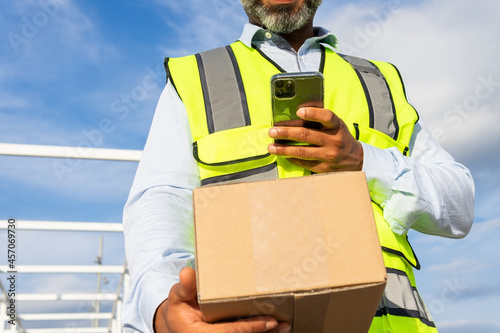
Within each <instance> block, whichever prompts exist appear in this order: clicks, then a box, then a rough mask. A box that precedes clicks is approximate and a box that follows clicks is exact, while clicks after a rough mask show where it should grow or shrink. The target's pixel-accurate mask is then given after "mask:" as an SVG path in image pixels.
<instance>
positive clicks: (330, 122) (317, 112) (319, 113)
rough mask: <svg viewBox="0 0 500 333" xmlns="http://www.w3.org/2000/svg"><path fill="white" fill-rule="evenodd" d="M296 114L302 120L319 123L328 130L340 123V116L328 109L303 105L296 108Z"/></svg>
mask: <svg viewBox="0 0 500 333" xmlns="http://www.w3.org/2000/svg"><path fill="white" fill-rule="evenodd" d="M297 116H298V117H299V118H301V119H303V120H307V121H313V122H318V123H321V124H322V125H323V127H324V128H325V129H329V130H333V129H336V128H338V127H339V125H340V118H339V117H337V115H335V113H333V112H332V111H330V110H328V109H321V108H311V107H304V108H300V109H298V110H297Z"/></svg>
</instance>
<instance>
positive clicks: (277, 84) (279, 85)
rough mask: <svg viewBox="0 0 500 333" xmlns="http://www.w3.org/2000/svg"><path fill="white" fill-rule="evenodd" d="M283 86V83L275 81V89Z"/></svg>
mask: <svg viewBox="0 0 500 333" xmlns="http://www.w3.org/2000/svg"><path fill="white" fill-rule="evenodd" d="M284 86H285V82H283V81H281V80H278V81H276V88H283V87H284Z"/></svg>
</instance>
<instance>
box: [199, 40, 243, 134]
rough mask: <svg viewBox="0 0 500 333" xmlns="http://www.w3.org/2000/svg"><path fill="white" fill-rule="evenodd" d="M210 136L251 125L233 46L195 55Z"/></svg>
mask: <svg viewBox="0 0 500 333" xmlns="http://www.w3.org/2000/svg"><path fill="white" fill-rule="evenodd" d="M196 60H197V62H198V68H199V71H200V79H201V85H202V89H203V99H204V101H205V110H206V115H207V124H208V132H209V133H214V132H217V131H222V130H226V129H231V128H236V127H242V126H247V125H250V114H249V112H248V104H247V99H246V95H245V89H244V87H243V80H242V78H241V74H240V71H239V68H238V64H237V62H236V58H235V56H234V52H233V50H232V49H231V47H230V46H226V47H220V48H217V49H214V50H210V51H206V52H202V53H198V54H196Z"/></svg>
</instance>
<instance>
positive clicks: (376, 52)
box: [318, 0, 500, 163]
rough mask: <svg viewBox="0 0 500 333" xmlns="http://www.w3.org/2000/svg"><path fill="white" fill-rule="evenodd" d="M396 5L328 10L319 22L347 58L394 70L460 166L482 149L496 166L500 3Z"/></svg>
mask: <svg viewBox="0 0 500 333" xmlns="http://www.w3.org/2000/svg"><path fill="white" fill-rule="evenodd" d="M394 3H396V4H397V3H398V2H393V1H391V2H376V1H374V2H363V5H362V6H360V5H359V4H350V5H346V6H344V7H342V8H340V9H339V8H336V9H334V10H328V9H329V8H328V7H326V6H325V8H324V9H325V10H327V11H326V12H325V13H323V14H320V16H319V18H320V19H319V20H318V23H320V24H324V25H326V26H327V27H328V28H330V29H331V30H332V31H333V32H334V33H336V34H337V35H338V37H339V39H340V42H341V45H342V44H344V48H345V49H346V50H345V51H346V52H348V51H351V52H354V53H355V54H357V55H360V56H363V57H367V58H371V59H376V60H386V61H390V62H393V63H395V64H396V66H398V67H399V68H400V70H401V72H402V75H403V78H404V79H405V83H406V87H407V92H408V95H409V98H410V101H411V102H412V103H413V104H414V105H415V106H416V107H417V110H418V111H419V113H420V114H421V117H422V119H423V120H424V121H425V122H426V123H427V124H428V126H429V127H430V128H431V130H433V131H437V130H442V133H441V134H440V135H439V137H438V138H439V139H440V141H441V143H442V144H443V145H444V146H445V148H447V149H449V150H450V151H451V152H452V153H453V154H454V155H455V156H456V157H457V158H458V159H459V160H461V161H465V162H471V161H473V160H474V157H473V156H477V155H476V154H477V153H478V149H482V150H483V152H482V154H481V158H482V159H484V158H487V159H488V160H486V161H484V162H485V163H488V162H492V160H493V159H496V157H493V156H491V155H492V154H490V153H489V152H491V151H492V150H491V149H492V148H494V147H496V146H497V145H498V143H500V135H499V134H498V131H496V130H494V129H493V128H492V127H491V124H495V123H496V124H499V123H500V113H499V112H497V110H498V108H499V107H500V89H499V87H500V67H498V66H492V64H495V63H496V61H497V60H496V59H498V58H499V57H500V46H498V45H497V44H495V43H492V41H493V40H496V38H497V37H496V32H497V31H499V30H500V22H499V21H498V19H497V18H496V17H495V15H494V13H498V11H499V10H500V3H499V2H494V1H490V0H482V1H475V2H471V1H466V0H444V1H443V0H427V1H422V2H416V1H409V2H399V3H400V4H401V5H400V6H398V7H397V8H396V9H395V10H391V9H390V6H391V4H394ZM485 82H490V84H485ZM478 87H479V88H478ZM457 105H458V107H457ZM436 134H439V133H438V132H436ZM472 150H474V151H475V153H476V154H474V155H472V154H471V153H470V152H471V151H472ZM487 152H488V153H487Z"/></svg>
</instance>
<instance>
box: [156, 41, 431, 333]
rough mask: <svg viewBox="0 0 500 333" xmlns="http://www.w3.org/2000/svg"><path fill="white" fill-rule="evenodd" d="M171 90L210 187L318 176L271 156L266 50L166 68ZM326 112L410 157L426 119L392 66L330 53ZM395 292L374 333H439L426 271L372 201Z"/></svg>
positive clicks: (235, 49)
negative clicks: (419, 285)
mask: <svg viewBox="0 0 500 333" xmlns="http://www.w3.org/2000/svg"><path fill="white" fill-rule="evenodd" d="M165 67H166V69H167V75H168V80H170V82H171V84H172V85H173V86H174V88H175V89H176V91H177V93H178V94H179V96H180V98H181V99H182V101H183V103H184V105H185V107H186V110H187V113H188V118H189V123H190V127H191V132H192V137H193V141H194V142H193V156H194V158H195V159H196V161H197V162H198V165H199V170H200V178H201V184H202V185H207V184H214V183H229V182H242V181H254V180H267V179H277V178H288V177H300V176H305V175H308V174H310V172H309V171H308V170H305V169H303V168H301V167H299V166H297V165H295V164H292V163H290V162H289V161H288V160H287V159H285V158H282V157H276V156H274V155H270V154H269V153H268V152H267V146H268V144H270V143H272V139H271V138H270V137H269V136H268V130H269V128H270V127H271V126H272V110H271V89H270V78H271V76H272V75H274V74H277V73H280V72H283V69H281V68H280V67H279V66H278V65H277V64H275V63H273V62H272V61H271V60H270V59H269V58H267V57H266V56H265V55H264V54H262V53H261V52H260V51H259V50H257V49H255V48H251V47H248V46H246V45H245V44H243V43H242V42H240V41H237V42H235V43H233V44H231V45H229V46H226V47H222V48H218V49H214V50H210V51H206V52H203V53H199V54H196V55H191V56H187V57H181V58H166V59H165ZM320 71H321V72H322V73H323V75H324V91H325V98H324V105H325V108H327V109H329V110H332V111H333V112H335V113H336V114H337V115H338V116H339V117H340V118H341V119H342V120H343V121H344V122H345V123H346V125H347V127H348V128H349V130H350V132H351V133H352V135H353V136H354V137H355V138H356V139H358V140H359V141H362V142H365V143H368V144H370V145H373V146H375V147H378V148H381V149H386V148H394V147H395V148H397V149H399V151H400V152H401V153H402V154H404V155H408V153H409V148H408V147H409V142H410V138H411V136H412V132H413V128H414V125H415V123H416V122H417V120H418V114H417V112H416V111H415V109H414V108H413V107H412V106H411V105H410V104H409V103H408V101H407V99H406V95H405V91H404V86H403V83H402V80H401V77H400V75H399V72H398V70H397V69H396V68H395V67H394V66H393V65H391V64H389V63H384V62H378V61H368V60H365V59H361V58H356V57H351V56H345V55H339V54H337V53H336V52H334V51H332V50H330V49H328V48H322V60H321V66H320ZM372 206H373V211H374V216H375V221H376V225H377V230H378V234H379V239H380V243H381V246H382V253H383V258H384V263H385V266H386V267H387V273H388V282H387V286H386V289H385V292H384V295H383V297H382V300H381V302H380V305H379V308H378V310H377V313H376V314H375V317H374V320H373V322H372V326H371V328H370V332H398V333H402V332H437V330H436V327H435V325H434V323H433V320H432V317H431V315H430V313H429V312H428V310H427V308H426V307H425V304H424V303H423V301H422V299H421V297H420V295H419V293H418V291H417V289H416V285H415V278H414V274H413V267H415V268H417V269H418V268H420V265H419V263H418V260H417V258H416V256H415V253H414V252H413V249H412V248H411V246H410V244H409V242H408V239H407V237H406V235H397V234H395V233H394V232H393V231H392V230H391V229H390V227H389V224H388V223H387V222H386V221H385V219H384V216H383V209H382V207H380V206H379V205H378V204H377V203H375V202H373V201H372Z"/></svg>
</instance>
